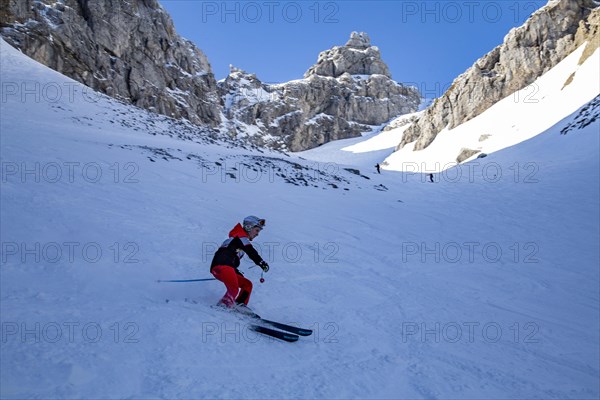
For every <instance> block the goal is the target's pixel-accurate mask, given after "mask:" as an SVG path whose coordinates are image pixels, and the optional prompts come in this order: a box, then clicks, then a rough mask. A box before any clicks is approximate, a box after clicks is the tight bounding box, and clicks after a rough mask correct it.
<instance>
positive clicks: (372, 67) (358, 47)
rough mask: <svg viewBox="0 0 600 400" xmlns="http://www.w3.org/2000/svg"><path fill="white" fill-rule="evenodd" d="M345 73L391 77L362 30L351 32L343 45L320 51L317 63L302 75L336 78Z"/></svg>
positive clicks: (377, 50)
mask: <svg viewBox="0 0 600 400" xmlns="http://www.w3.org/2000/svg"><path fill="white" fill-rule="evenodd" d="M345 73H348V74H350V75H375V74H379V75H385V76H387V77H388V78H391V77H392V75H391V74H390V71H389V68H388V66H387V65H386V64H385V63H384V62H383V61H382V60H381V53H380V52H379V48H377V46H372V45H371V39H370V38H369V35H368V34H366V33H364V32H352V34H351V35H350V40H348V42H347V43H346V45H345V46H335V47H333V48H332V49H329V50H325V51H323V52H321V53H320V54H319V59H318V60H317V63H316V64H315V65H313V66H312V67H310V68H309V69H308V71H306V73H305V74H304V77H305V78H309V77H311V76H314V75H319V76H329V77H333V78H338V77H340V76H342V75H343V74H345Z"/></svg>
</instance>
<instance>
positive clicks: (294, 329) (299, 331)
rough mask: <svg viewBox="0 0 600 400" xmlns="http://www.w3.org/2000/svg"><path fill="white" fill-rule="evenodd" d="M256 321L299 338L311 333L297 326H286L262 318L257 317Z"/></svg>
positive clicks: (309, 330)
mask: <svg viewBox="0 0 600 400" xmlns="http://www.w3.org/2000/svg"><path fill="white" fill-rule="evenodd" d="M258 320H259V321H260V322H262V323H264V324H267V325H270V326H272V327H273V328H277V329H281V330H283V331H286V332H291V333H294V334H296V335H300V336H310V335H312V333H313V331H312V329H304V328H299V327H297V326H293V325H286V324H282V323H281V322H276V321H270V320H268V319H264V318H260V317H258Z"/></svg>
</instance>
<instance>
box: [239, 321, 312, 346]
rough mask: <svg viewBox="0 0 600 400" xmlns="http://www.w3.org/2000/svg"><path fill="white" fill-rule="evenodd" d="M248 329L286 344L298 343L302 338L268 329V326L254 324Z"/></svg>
mask: <svg viewBox="0 0 600 400" xmlns="http://www.w3.org/2000/svg"><path fill="white" fill-rule="evenodd" d="M248 327H249V328H250V329H251V330H253V331H254V332H258V333H262V334H263V335H267V336H271V337H274V338H276V339H280V340H284V341H286V342H296V341H297V340H298V339H299V338H300V336H298V335H295V334H293V333H289V332H282V331H277V330H275V329H271V328H267V327H266V326H260V325H253V324H252V325H249V326H248Z"/></svg>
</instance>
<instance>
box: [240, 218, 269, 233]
mask: <svg viewBox="0 0 600 400" xmlns="http://www.w3.org/2000/svg"><path fill="white" fill-rule="evenodd" d="M243 226H244V230H245V231H246V232H250V230H251V229H252V228H256V227H258V228H260V229H261V230H262V229H263V228H264V227H265V220H264V219H262V218H258V217H255V216H254V215H250V216H248V217H246V218H244V223H243Z"/></svg>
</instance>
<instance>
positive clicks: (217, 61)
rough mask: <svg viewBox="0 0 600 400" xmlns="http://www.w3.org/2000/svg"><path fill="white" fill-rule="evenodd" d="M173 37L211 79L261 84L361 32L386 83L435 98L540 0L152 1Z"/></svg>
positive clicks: (300, 69) (299, 72) (292, 75)
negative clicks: (378, 57) (385, 72)
mask: <svg viewBox="0 0 600 400" xmlns="http://www.w3.org/2000/svg"><path fill="white" fill-rule="evenodd" d="M159 1H160V3H161V5H162V6H163V7H164V8H165V9H166V10H167V11H168V12H169V14H170V15H171V17H172V18H173V21H174V23H175V28H176V30H177V32H178V33H179V34H180V35H182V36H183V37H185V38H187V39H189V40H191V41H192V42H194V43H195V44H196V45H197V46H198V47H199V48H200V49H201V50H202V51H203V52H204V53H205V54H206V55H207V56H208V59H209V61H210V63H211V65H212V68H213V72H214V73H215V76H216V77H217V79H223V78H225V77H226V75H227V74H228V72H229V65H230V64H233V65H234V66H236V67H239V68H242V69H244V70H246V71H248V72H252V73H255V74H256V75H257V76H258V78H259V79H261V80H262V81H263V82H285V81H289V80H293V79H299V78H302V76H303V75H304V73H305V72H306V70H307V69H308V68H309V67H310V66H311V65H313V64H314V63H315V62H316V61H317V57H318V55H319V53H320V52H321V51H323V50H326V49H329V48H331V47H333V46H338V45H344V44H345V43H346V41H347V40H348V38H349V37H350V33H351V32H352V31H362V32H367V33H368V34H369V36H370V37H371V43H372V44H373V45H376V46H378V47H379V49H380V50H381V54H382V58H383V61H384V62H385V63H387V65H388V66H389V68H390V71H391V73H392V77H393V79H395V80H396V81H398V82H403V83H409V84H412V85H414V86H417V87H418V88H419V89H420V90H421V92H422V93H423V94H424V95H425V97H437V96H440V95H441V94H442V93H443V92H444V91H445V89H447V88H448V87H449V86H450V84H451V83H452V81H453V80H454V78H456V77H457V76H458V75H460V74H461V73H463V72H464V71H465V70H466V69H467V68H469V67H470V66H471V65H472V64H473V62H474V61H476V60H477V59H478V58H480V57H481V56H483V55H484V54H486V53H487V52H489V51H490V50H492V49H493V48H494V47H496V46H497V45H499V44H501V43H502V41H503V39H504V36H505V35H506V34H507V33H508V32H509V31H510V29H511V28H513V27H517V26H520V25H522V24H523V22H525V21H526V20H527V18H528V17H529V16H530V15H531V13H532V12H534V11H535V10H537V9H538V8H540V7H542V6H543V5H545V4H546V3H547V1H546V0H531V1H530V0H525V1H518V0H508V1H475V0H465V1H366V0H361V1H314V0H311V1H277V0H273V1H271V0H265V1H260V0H259V1H198V0H159Z"/></svg>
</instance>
